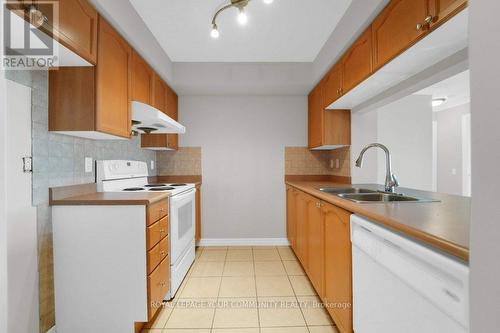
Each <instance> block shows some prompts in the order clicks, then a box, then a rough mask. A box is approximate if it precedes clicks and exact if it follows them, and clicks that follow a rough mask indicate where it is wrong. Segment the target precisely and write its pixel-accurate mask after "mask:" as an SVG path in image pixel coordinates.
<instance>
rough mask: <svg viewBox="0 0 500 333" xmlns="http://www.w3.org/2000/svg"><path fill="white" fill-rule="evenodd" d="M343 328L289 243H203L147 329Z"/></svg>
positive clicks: (156, 332) (281, 331) (272, 331)
mask: <svg viewBox="0 0 500 333" xmlns="http://www.w3.org/2000/svg"><path fill="white" fill-rule="evenodd" d="M194 332H197V333H307V332H310V333H338V331H337V329H336V328H335V327H334V324H333V323H332V321H331V319H330V317H329V315H328V313H327V312H326V310H325V309H323V308H322V307H321V303H320V300H319V298H318V296H317V295H316V292H315V291H314V289H313V287H312V286H311V284H310V282H309V279H308V278H307V276H305V274H304V271H303V270H302V267H301V266H300V264H299V262H298V261H297V259H296V257H295V255H294V254H293V252H292V251H291V249H290V248H289V247H206V248H198V249H197V251H196V261H195V263H194V264H193V266H192V267H191V269H190V271H189V273H188V275H187V277H186V279H185V280H184V282H183V283H182V285H181V287H180V288H179V291H178V292H177V295H176V297H175V299H174V300H172V301H171V302H168V303H166V304H165V306H164V308H163V309H162V310H161V312H160V314H159V315H158V317H157V319H156V321H155V322H154V323H151V324H150V325H149V326H148V328H147V329H145V330H143V333H194Z"/></svg>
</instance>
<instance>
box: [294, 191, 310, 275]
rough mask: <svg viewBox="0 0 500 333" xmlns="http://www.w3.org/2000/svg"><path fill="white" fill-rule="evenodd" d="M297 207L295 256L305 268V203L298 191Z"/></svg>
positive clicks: (303, 195) (303, 196) (304, 198)
mask: <svg viewBox="0 0 500 333" xmlns="http://www.w3.org/2000/svg"><path fill="white" fill-rule="evenodd" d="M296 208H297V220H296V223H297V238H296V242H297V251H296V254H297V257H298V258H299V260H300V262H301V263H302V266H303V267H304V268H305V269H307V259H308V258H307V204H306V196H305V194H303V193H300V192H299V193H298V195H297V197H296Z"/></svg>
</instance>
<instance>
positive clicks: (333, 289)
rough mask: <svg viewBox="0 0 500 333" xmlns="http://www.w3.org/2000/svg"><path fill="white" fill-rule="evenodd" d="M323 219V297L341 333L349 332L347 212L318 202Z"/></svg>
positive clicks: (349, 250)
mask: <svg viewBox="0 0 500 333" xmlns="http://www.w3.org/2000/svg"><path fill="white" fill-rule="evenodd" d="M321 209H322V214H323V220H324V235H325V238H324V270H325V271H324V274H325V275H324V278H325V285H324V296H323V300H324V301H325V302H326V303H329V304H346V305H348V306H346V307H342V306H331V307H327V309H328V312H329V313H330V315H331V316H332V318H333V320H334V321H335V323H336V324H337V327H338V328H339V330H340V332H341V333H351V332H352V331H353V329H352V257H351V241H350V216H351V213H350V212H348V211H345V210H343V209H341V208H338V207H336V206H333V205H331V204H329V203H325V202H323V203H322V208H321Z"/></svg>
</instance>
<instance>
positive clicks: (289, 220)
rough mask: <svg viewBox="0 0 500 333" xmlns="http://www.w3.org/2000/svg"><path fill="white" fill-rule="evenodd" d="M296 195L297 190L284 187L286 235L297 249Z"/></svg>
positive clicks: (291, 244) (294, 248) (293, 247)
mask: <svg viewBox="0 0 500 333" xmlns="http://www.w3.org/2000/svg"><path fill="white" fill-rule="evenodd" d="M296 196H297V191H296V190H295V189H294V188H293V187H291V186H287V188H286V236H287V239H288V242H289V243H290V246H291V247H292V249H293V250H294V251H296V250H297V242H296V237H297V224H296V218H297V216H296V214H297V213H296V209H297V208H296Z"/></svg>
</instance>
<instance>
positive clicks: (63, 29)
mask: <svg viewBox="0 0 500 333" xmlns="http://www.w3.org/2000/svg"><path fill="white" fill-rule="evenodd" d="M57 2H58V6H57V8H58V12H59V14H58V15H57V13H56V12H54V10H53V8H54V7H53V6H52V3H51V2H47V1H45V2H44V1H38V0H25V1H18V3H19V4H20V5H19V6H13V5H10V6H9V7H10V8H14V9H22V10H24V12H25V19H29V16H28V11H29V8H30V6H35V7H36V8H37V9H38V10H39V11H40V12H41V13H42V15H43V16H44V17H45V22H44V23H43V25H42V26H41V27H40V29H41V30H42V31H44V32H45V33H47V34H48V35H50V36H51V37H53V38H54V39H56V40H58V41H59V42H60V43H61V44H62V45H64V46H65V47H67V48H68V49H70V50H71V51H73V52H75V53H76V54H78V55H79V56H81V57H82V58H84V59H85V60H87V61H88V62H90V63H91V64H94V65H95V64H96V63H97V21H98V13H97V11H96V10H95V9H94V7H92V6H91V5H90V4H89V3H88V1H87V0H58V1H57ZM54 14H55V15H57V18H56V17H55V15H54Z"/></svg>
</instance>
